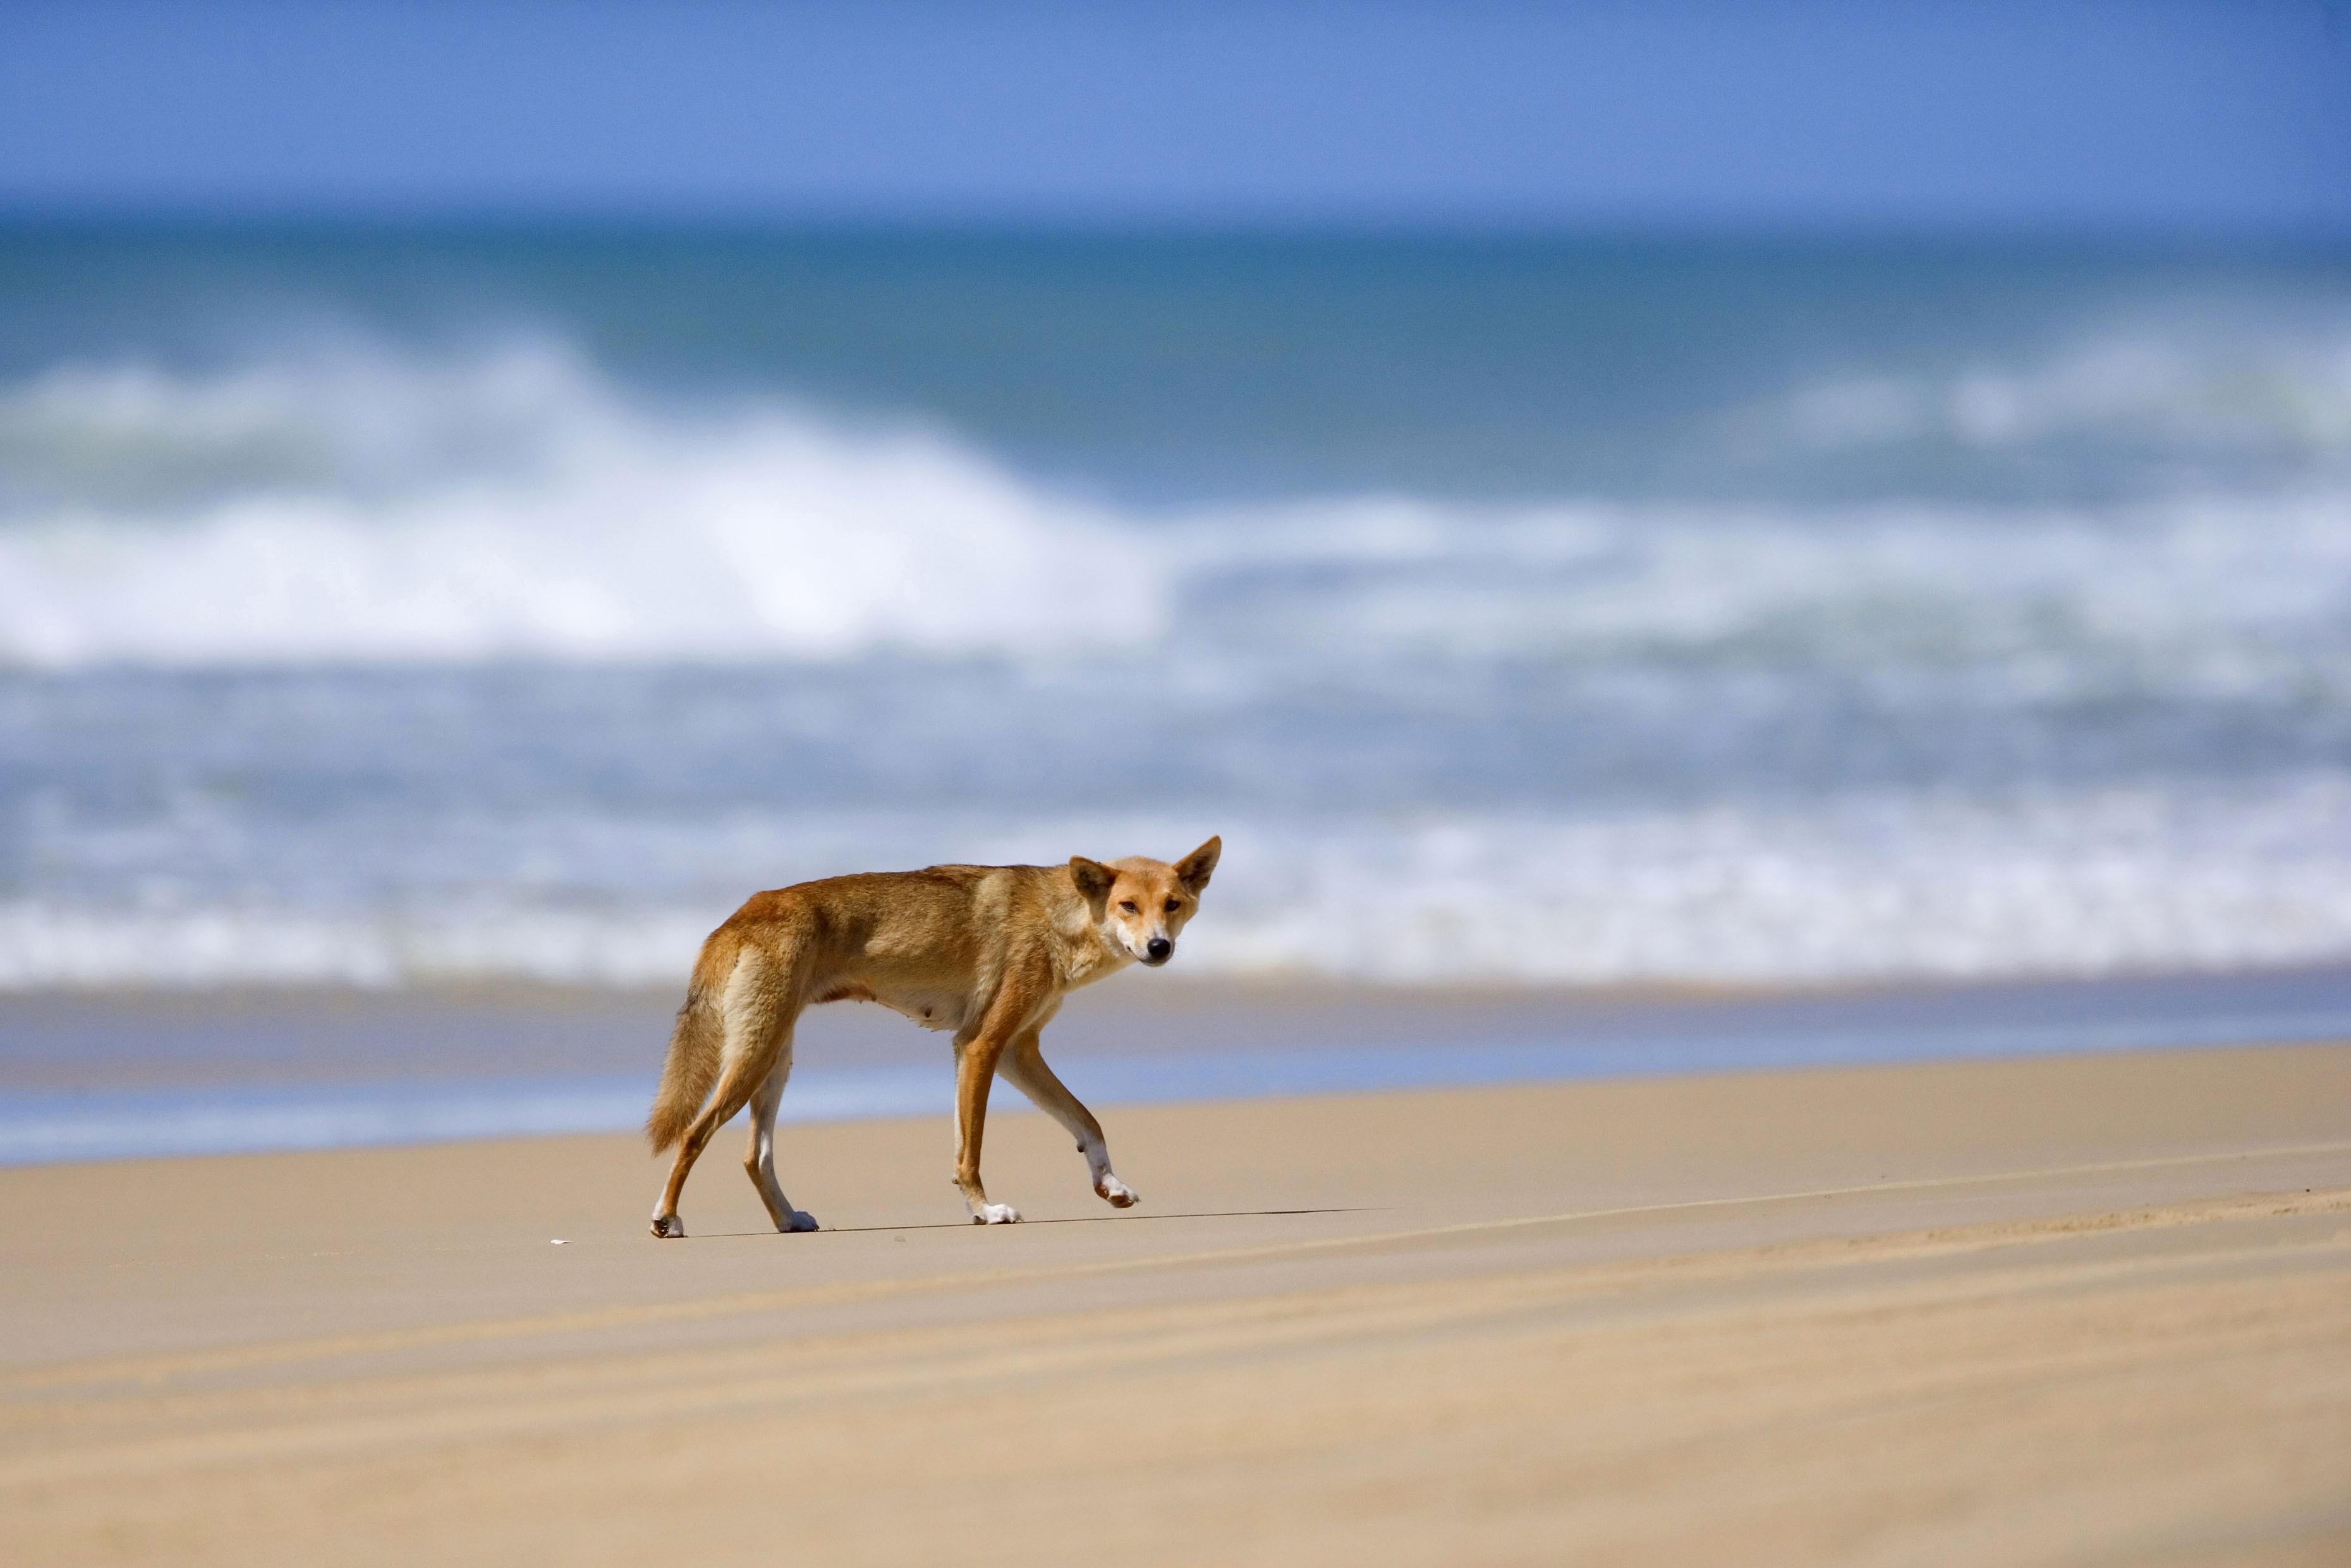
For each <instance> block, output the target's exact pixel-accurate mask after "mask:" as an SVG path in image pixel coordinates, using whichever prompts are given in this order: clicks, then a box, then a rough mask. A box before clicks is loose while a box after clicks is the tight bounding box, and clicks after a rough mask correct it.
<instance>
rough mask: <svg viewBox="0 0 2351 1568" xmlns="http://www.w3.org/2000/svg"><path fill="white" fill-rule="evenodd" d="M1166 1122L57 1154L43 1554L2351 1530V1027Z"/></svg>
mask: <svg viewBox="0 0 2351 1568" xmlns="http://www.w3.org/2000/svg"><path fill="white" fill-rule="evenodd" d="M999 1095H1000V1097H1001V1098H1000V1100H999V1104H1000V1105H1003V1106H1004V1108H1005V1110H1006V1111H1009V1110H1010V1108H1011V1107H1010V1104H1008V1103H1007V1102H1016V1097H1014V1096H1012V1095H1011V1094H1010V1093H1009V1092H1008V1091H1004V1090H1002V1089H999ZM1106 1120H1107V1122H1108V1123H1109V1126H1110V1132H1111V1136H1112V1141H1113V1149H1114V1151H1115V1152H1116V1154H1117V1156H1118V1163H1119V1167H1120V1170H1121V1173H1122V1174H1123V1176H1125V1177H1126V1178H1127V1179H1128V1180H1129V1181H1130V1182H1132V1183H1133V1184H1134V1186H1137V1187H1138V1188H1139V1189H1140V1190H1141V1191H1142V1193H1143V1194H1144V1207H1142V1208H1141V1209H1138V1210H1135V1211H1134V1212H1131V1213H1127V1214H1113V1213H1112V1212H1111V1211H1110V1210H1108V1209H1106V1208H1104V1207H1102V1206H1101V1205H1100V1204H1099V1203H1098V1202H1097V1201H1096V1200H1095V1199H1094V1198H1093V1197H1092V1195H1091V1194H1090V1193H1088V1192H1087V1191H1086V1190H1085V1188H1084V1185H1083V1180H1082V1171H1081V1164H1080V1162H1079V1160H1078V1159H1077V1157H1076V1155H1074V1154H1072V1153H1071V1150H1070V1149H1069V1148H1068V1147H1067V1145H1066V1142H1065V1140H1063V1139H1062V1138H1061V1135H1060V1134H1059V1133H1058V1132H1057V1130H1055V1129H1053V1128H1052V1127H1051V1126H1050V1124H1048V1123H1046V1122H1045V1121H1044V1120H1043V1119H1042V1118H1040V1117H1038V1116H1035V1115H1033V1114H1011V1113H1006V1114H999V1115H998V1116H997V1117H996V1118H994V1119H993V1120H992V1122H991V1124H990V1138H989V1144H988V1151H987V1176H988V1180H989V1186H990V1191H991V1196H993V1197H997V1198H998V1199H1000V1200H1005V1201H1009V1202H1013V1203H1016V1204H1018V1205H1019V1206H1020V1207H1022V1208H1023V1210H1024V1211H1025V1212H1026V1213H1027V1214H1028V1216H1029V1220H1030V1223H1029V1224H1026V1225H1023V1226H1019V1227H1014V1228H985V1229H983V1228H973V1227H970V1226H968V1225H966V1224H962V1223H958V1220H959V1217H960V1210H959V1205H958V1203H957V1200H956V1196H955V1194H954V1193H953V1192H952V1191H951V1190H950V1188H949V1187H948V1186H947V1185H946V1174H947V1168H948V1160H949V1154H950V1147H949V1142H950V1141H949V1134H948V1131H947V1129H946V1126H944V1125H943V1124H939V1123H938V1122H936V1121H934V1120H924V1121H916V1122H863V1123H855V1124H833V1125H818V1126H803V1127H794V1128H790V1129H789V1130H788V1133H787V1135H786V1137H785V1140H784V1145H783V1150H782V1156H781V1162H780V1163H781V1166H782V1169H783V1175H784V1179H785V1185H786V1186H787V1188H788V1189H789V1192H790V1193H791V1196H792V1197H793V1199H794V1201H795V1202H797V1203H798V1204H799V1205H800V1206H801V1207H805V1208H809V1209H812V1210H813V1211H814V1212H815V1213H816V1214H817V1215H818V1216H819V1217H820V1218H821V1219H822V1220H823V1222H824V1223H825V1224H826V1226H827V1227H829V1228H828V1230H827V1231H825V1232H823V1233H820V1234H818V1235H813V1236H799V1237H778V1236H775V1235H773V1234H771V1233H768V1232H766V1231H765V1230H764V1228H763V1221H762V1217H761V1215H760V1212H759V1209H758V1204H757V1201H756V1198H755V1197H754V1196H753V1194H752V1191H751V1188H750V1186H749V1184H748V1183H747V1182H746V1181H745V1180H744V1179H743V1177H742V1175H741V1173H740V1171H739V1170H738V1169H737V1166H736V1163H735V1158H734V1148H733V1145H732V1138H731V1137H730V1139H729V1141H728V1143H727V1144H726V1145H720V1146H718V1147H716V1148H715V1149H714V1152H713V1154H712V1155H711V1156H710V1157H709V1158H708V1159H707V1160H706V1161H705V1164H704V1166H703V1167H702V1169H701V1170H700V1172H699V1173H698V1174H697V1176H696V1178H695V1183H694V1185H693V1186H691V1187H690V1188H689V1189H688V1192H687V1196H686V1203H685V1207H684V1215H685V1218H686V1222H687V1225H688V1227H689V1229H690V1230H691V1231H692V1236H691V1238H690V1239H688V1240H686V1241H684V1242H668V1243H664V1242H657V1241H654V1240H653V1239H651V1238H650V1237H648V1236H646V1235H645V1234H644V1231H643V1216H644V1213H645V1211H646V1209H647V1208H648V1207H649V1205H650V1203H651V1200H652V1197H653V1188H654V1186H655V1183H656V1177H657V1170H656V1167H655V1166H653V1163H652V1162H650V1161H649V1160H648V1159H647V1158H646V1157H645V1155H643V1151H642V1149H641V1148H640V1147H639V1146H637V1145H635V1144H634V1143H633V1142H632V1140H630V1139H627V1138H625V1137H618V1136H582V1137H567V1138H547V1139H538V1140H511V1141H507V1142H503V1143H485V1144H472V1145H447V1146H441V1147H429V1148H402V1149H378V1150H352V1151H343V1152H338V1153H329V1154H298V1155H238V1156H222V1157H214V1158H204V1159H188V1160H178V1161H153V1162H120V1163H111V1164H103V1165H85V1166H47V1167H33V1168H23V1169H15V1170H5V1171H0V1197H4V1198H5V1211H6V1213H7V1214H8V1215H9V1216H10V1217H11V1219H12V1221H13V1223H12V1224H11V1225H10V1226H9V1228H8V1230H7V1233H6V1236H5V1239H0V1322H5V1327H6V1331H7V1332H6V1333H5V1336H0V1396H5V1397H0V1410H5V1418H0V1434H5V1437H0V1559H5V1561H7V1562H9V1563H85V1562H117V1561H120V1562H172V1563H256V1562H289V1563H291V1562H299V1563H378V1562H381V1563H416V1562H459V1563H464V1562H492V1561H496V1562H509V1561H520V1562H565V1563H606V1562H611V1563H621V1562H630V1563H635V1562H640V1561H643V1560H645V1559H647V1558H648V1557H649V1556H652V1555H653V1554H656V1553H663V1554H669V1553H679V1552H683V1553H686V1554H690V1555H691V1556H692V1557H693V1558H694V1559H695V1561H699V1562H718V1563H733V1562H745V1563H751V1562H766V1561H768V1560H771V1559H774V1558H776V1557H778V1555H780V1556H781V1558H782V1559H783V1560H785V1561H797V1562H807V1563H907V1562H930V1561H946V1560H954V1561H965V1562H978V1563H998V1562H1003V1563H1013V1562H1022V1563H1029V1562H1037V1561H1058V1560H1071V1559H1073V1560H1077V1561H1082V1562H1093V1563H1156V1562H1186V1563H1300V1562H1305V1563H1318V1562H1329V1563H1339V1562H1347V1563H1364V1562H1375V1563H1460V1562H1480V1563H1521V1562H1523V1563H1561V1562H1569V1561H1573V1562H1583V1563H1703V1562H1738V1563H1820V1562H1851V1563H1952V1564H1961V1563H1965V1564H1980V1563H2118V1564H2119V1563H2133V1564H2137V1563H2341V1562H2345V1561H2351V1046H2315V1047H2312V1046H2304V1047H2278V1048H2272V1049H2248V1050H2239V1051H2175V1052H2163V1053H2154V1054H2138V1055H2107V1056H2101V1057H2081V1058H2067V1059H2055V1060H2039V1061H1986V1062H1971V1063H1960V1064H1947V1065H1917V1064H1913V1065H1903V1066H1892V1067H1881V1068H1868V1069H1840V1070H1823V1071H1787V1072H1779V1073H1765V1074H1751V1075H1739V1074H1725V1075H1716V1076H1708V1077H1691V1078H1682V1079H1673V1080H1664V1081H1656V1082H1601V1083H1571V1084H1556V1085H1544V1086H1540V1087H1529V1088H1515V1089H1481V1090H1461V1091H1434V1092H1412V1093H1394V1094H1374V1095H1361V1096H1329V1097H1321V1098H1309V1099H1296V1100H1287V1101H1253V1102H1241V1103H1220V1104H1199V1105H1174V1106H1147V1107H1134V1108H1128V1109H1122V1110H1118V1111H1115V1112H1113V1113H1110V1114H1109V1115H1108V1116H1107V1117H1106ZM556 1238H560V1239H563V1240H564V1242H565V1243H566V1245H563V1246H553V1245H550V1242H551V1240H552V1239H556Z"/></svg>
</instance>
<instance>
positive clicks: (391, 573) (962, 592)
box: [0, 343, 1161, 668]
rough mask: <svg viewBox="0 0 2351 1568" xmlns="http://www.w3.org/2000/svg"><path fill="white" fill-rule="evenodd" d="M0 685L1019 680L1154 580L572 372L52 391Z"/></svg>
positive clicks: (11, 437) (552, 357)
mask: <svg viewBox="0 0 2351 1568" xmlns="http://www.w3.org/2000/svg"><path fill="white" fill-rule="evenodd" d="M0 456H5V469H6V470H7V472H8V474H9V481H10V482H9V484H8V486H7V491H6V493H5V495H0V506H5V521H0V659H8V660H12V661H15V662H17V663H20V664H31V665H36V666H41V667H50V668H56V667H63V666H72V665H78V664H103V663H149V664H267V663H303V662H330V663H331V662H350V661H376V662H401V661H419V660H423V661H465V660H478V659H486V658H502V657H506V658H512V657H524V658H553V659H568V660H590V661H598V660H602V661H611V660H623V661H625V660H643V659H664V658H722V659H757V658H777V657H788V658H819V659H821V658H834V657H840V656H843V655H846V654H852V653H862V652H867V651H870V650H874V649H890V648H896V649H904V650H908V651H912V652H916V653H992V652H1014V653H1018V652H1026V651H1031V650H1044V651H1050V650H1059V649H1067V648H1071V647H1083V646H1088V645H1094V644H1100V643H1118V642H1121V641H1125V642H1132V641H1134V640H1136V639H1143V638H1148V637H1149V636H1151V635H1153V634H1154V633H1155V632H1156V630H1157V629H1158V625H1159V617H1160V614H1161V608H1160V605H1159V602H1158V600H1157V598H1156V594H1155V583H1154V580H1153V573H1152V568H1151V563H1150V562H1149V560H1148V559H1147V552H1146V551H1144V550H1143V549H1140V548H1139V547H1138V546H1137V545H1136V543H1135V542H1134V541H1133V540H1131V539H1127V538H1122V537H1121V536H1120V535H1119V534H1118V533H1117V532H1116V531H1115V530H1113V528H1111V527H1110V526H1109V525H1108V523H1107V522H1106V521H1105V519H1104V518H1103V517H1101V516H1100V515H1098V514H1097V513H1095V512H1094V511H1092V510H1091V509H1090V508H1088V507H1084V506H1082V505H1080V504H1078V503H1076V502H1074V501H1070V500H1066V499H1063V498H1061V497H1052V496H1049V495H1046V494H1043V493H1041V492H1040V491H1039V490H1037V489H1035V488H1034V487H1031V486H1024V485H1022V484H1020V483H1019V482H1018V481H1017V480H1015V479H1013V478H1012V477H1010V476H1008V475H1006V474H1005V473H1003V472H1002V471H1000V470H999V469H998V468H997V467H995V466H994V465H991V464H989V463H988V462H987V461H986V460H985V459H984V458H982V457H980V456H979V455H977V454H976V453H974V452H972V451H970V450H969V449H967V448H966V447H963V446H960V445H958V444H955V443H954V442H951V441H949V440H946V439H945V438H943V437H939V436H935V435H927V434H919V433H905V432H895V433H888V434H859V433H853V432H850V431H845V430H840V429H834V428H829V427H827V426H826V425H825V424H823V423H821V422H820V421H817V420H815V419H813V418H811V417H810V416H808V415H806V414H804V413H797V412H794V411H791V410H789V409H787V408H784V407H780V406H773V405H766V404H752V405H748V406H739V407H736V408H732V409H729V410H726V411H723V412H719V413H709V414H705V415H703V416H701V417H695V416H690V415H669V416H665V415H663V414H659V413H653V412H652V411H651V410H649V409H648V408H646V407H644V406H642V405H640V404H638V403H635V402H632V401H631V400H629V399H628V398H626V397H625V396H623V395H622V393H621V392H619V391H618V390H617V389H615V388H614V387H613V386H612V385H611V383H609V382H607V381H606V380H604V379H603V378H602V377H601V376H599V375H598V374H597V373H596V372H595V371H593V370H592V369H591V368H590V367H589V366H588V365H586V364H585V363H583V362H582V361H580V360H579V359H578V358H577V357H576V356H575V355H573V354H571V353H570V352H569V351H568V350H564V349H562V348H560V347H558V346H554V345H550V344H545V343H539V344H527V345H521V346H516V347H509V348H507V349H504V350H496V351H491V352H486V353H485V354H482V355H479V356H475V357H471V358H465V359H460V360H457V361H452V362H432V361H418V360H415V359H413V358H402V357H398V356H395V355H392V354H390V353H388V352H386V351H381V350H372V351H371V350H342V351H340V352H332V353H329V352H324V351H321V352H320V353H318V354H316V355H312V356H308V357H304V358H298V359H293V360H288V361H278V362H273V363H268V364H265V365H261V366H257V367H254V368H248V369H245V370H241V371H231V372H225V373H222V374H218V375H214V376H197V375H185V374H172V373H168V372H165V371H159V370H156V369H153V368H151V367H139V366H131V367H116V368H111V369H91V368H68V369H61V370H57V371H52V372H51V373H49V374H47V375H44V376H42V377H39V378H38V379H37V380H35V381H33V382H30V383H28V384H26V385H24V386H22V387H19V388H17V389H16V390H15V391H13V392H10V393H8V394H7V395H6V396H5V398H0Z"/></svg>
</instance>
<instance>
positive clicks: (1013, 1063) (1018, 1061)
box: [1000, 1029, 1142, 1208]
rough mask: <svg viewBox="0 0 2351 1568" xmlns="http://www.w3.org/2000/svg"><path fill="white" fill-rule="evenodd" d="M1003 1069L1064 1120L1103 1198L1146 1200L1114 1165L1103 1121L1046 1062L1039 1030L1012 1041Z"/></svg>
mask: <svg viewBox="0 0 2351 1568" xmlns="http://www.w3.org/2000/svg"><path fill="white" fill-rule="evenodd" d="M1000 1071H1002V1072H1003V1074H1004V1076H1005V1077H1007V1078H1008V1079H1010V1080H1011V1081H1012V1084H1013V1087H1014V1088H1016V1089H1018V1090H1019V1091H1020V1092H1022V1093H1023V1094H1026V1095H1027V1096H1029V1100H1030V1101H1031V1102H1032V1103H1034V1104H1035V1105H1036V1107H1037V1109H1039V1110H1040V1111H1042V1112H1044V1113H1046V1114H1047V1115H1049V1116H1050V1117H1052V1118H1053V1120H1055V1121H1056V1122H1059V1123H1060V1124H1061V1126H1062V1128H1063V1129H1064V1130H1066V1131H1067V1132H1068V1133H1069V1134H1070V1136H1071V1137H1073V1138H1075V1139H1077V1141H1078V1153H1080V1154H1081V1155H1084V1156H1085V1157H1086V1175H1087V1176H1088V1177H1089V1178H1090V1179H1091V1180H1092V1182H1093V1186H1094V1192H1095V1194H1096V1195H1097V1196H1098V1197H1101V1198H1102V1201H1103V1202H1105V1203H1107V1204H1109V1205H1110V1206H1111V1207H1113V1208H1132V1207H1134V1206H1135V1205H1136V1204H1137V1203H1140V1202H1141V1201H1142V1197H1141V1196H1140V1195H1139V1194H1138V1193H1136V1192H1135V1190H1134V1188H1133V1187H1131V1186H1127V1185H1126V1184H1125V1183H1124V1182H1123V1181H1121V1180H1119V1179H1118V1173H1117V1172H1115V1171H1113V1170H1112V1169H1111V1168H1110V1145H1109V1143H1108V1142H1107V1141H1106V1140H1104V1138H1103V1137H1102V1124H1101V1123H1100V1122H1097V1121H1095V1120H1094V1113H1092V1111H1089V1110H1087V1109H1086V1108H1085V1106H1084V1104H1083V1103H1081V1102H1080V1101H1079V1099H1078V1097H1077V1096H1076V1095H1074V1094H1072V1093H1071V1092H1070V1091H1069V1087H1068V1086H1067V1085H1066V1084H1064V1083H1063V1082H1061V1079H1060V1078H1059V1077H1057V1076H1055V1075H1054V1072H1053V1070H1052V1069H1051V1068H1050V1067H1049V1066H1047V1065H1046V1064H1045V1057H1044V1053H1043V1051H1042V1050H1041V1049H1040V1040H1039V1038H1038V1031H1037V1030H1033V1029H1032V1030H1028V1031H1026V1032H1025V1033H1023V1034H1022V1035H1021V1036H1020V1037H1019V1039H1018V1040H1014V1041H1013V1042H1012V1044H1011V1047H1010V1048H1009V1049H1008V1050H1007V1051H1005V1053H1004V1062H1003V1066H1002V1067H1001V1069H1000Z"/></svg>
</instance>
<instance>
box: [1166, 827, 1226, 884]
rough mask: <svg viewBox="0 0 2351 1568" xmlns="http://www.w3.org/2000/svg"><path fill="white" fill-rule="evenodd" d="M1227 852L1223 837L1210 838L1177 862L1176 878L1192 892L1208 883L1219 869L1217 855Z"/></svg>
mask: <svg viewBox="0 0 2351 1568" xmlns="http://www.w3.org/2000/svg"><path fill="white" fill-rule="evenodd" d="M1224 852H1225V841H1224V840H1223V839H1222V838H1213V839H1210V840H1209V841H1207V843H1205V844H1202V845H1201V846H1200V847H1199V848H1198V849H1196V850H1194V851H1193V852H1191V853H1190V854H1188V855H1186V856H1185V857H1184V858H1183V859H1182V860H1180V861H1177V862H1175V880H1176V881H1177V882H1180V883H1183V884H1184V886H1185V887H1186V889H1187V890H1188V891H1190V892H1192V893H1198V892H1199V891H1200V890H1201V889H1202V888H1204V887H1206V886H1207V885H1208V878H1209V876H1210V875H1211V874H1213V873H1215V871H1216V869H1217V856H1219V855H1221V854H1223V853H1224Z"/></svg>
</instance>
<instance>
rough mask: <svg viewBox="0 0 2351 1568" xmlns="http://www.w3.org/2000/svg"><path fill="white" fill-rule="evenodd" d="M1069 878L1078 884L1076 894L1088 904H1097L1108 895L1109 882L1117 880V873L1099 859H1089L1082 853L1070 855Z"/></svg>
mask: <svg viewBox="0 0 2351 1568" xmlns="http://www.w3.org/2000/svg"><path fill="white" fill-rule="evenodd" d="M1070 880H1071V882H1074V883H1077V884H1078V896H1079V897H1081V898H1082V899H1084V900H1085V901H1086V902H1087V903H1088V904H1099V903H1101V902H1102V900H1103V899H1105V898H1108V897H1109V896H1110V884H1111V883H1114V882H1116V881H1117V880H1118V873H1116V872H1114V871H1113V870H1111V869H1110V867H1108V866H1106V865H1104V864H1102V862H1100V861H1090V860H1088V859H1086V857H1085V856H1083V855H1071V857H1070Z"/></svg>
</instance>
